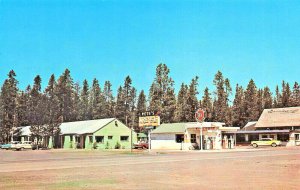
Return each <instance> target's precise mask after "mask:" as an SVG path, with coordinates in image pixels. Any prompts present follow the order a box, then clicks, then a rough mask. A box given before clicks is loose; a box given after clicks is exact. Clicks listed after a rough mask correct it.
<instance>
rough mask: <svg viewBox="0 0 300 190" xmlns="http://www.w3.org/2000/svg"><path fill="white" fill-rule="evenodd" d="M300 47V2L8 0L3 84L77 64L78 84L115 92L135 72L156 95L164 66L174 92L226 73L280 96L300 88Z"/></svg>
mask: <svg viewBox="0 0 300 190" xmlns="http://www.w3.org/2000/svg"><path fill="white" fill-rule="evenodd" d="M299 50H300V1H288V0H283V1H280V0H277V1H272V0H270V1H263V0H251V1H247V0H243V1H242V0H234V1H225V0H223V1H209V0H207V1H205V0H204V1H165V0H164V1H160V0H156V1H83V0H82V1H79V0H75V1H62V0H54V1H50V0H44V1H38V0H36V1H33V0H26V1H20V0H19V1H14V0H0V81H1V83H3V81H4V79H5V78H6V75H7V73H8V72H9V70H11V69H14V70H15V72H16V73H17V79H18V80H19V87H20V89H24V88H25V87H26V86H27V85H28V84H32V81H33V78H34V77H35V76H36V75H37V74H40V75H41V77H42V80H43V87H45V86H46V84H47V82H48V79H49V77H50V75H51V74H52V73H54V74H55V75H56V77H58V76H59V75H60V74H61V73H62V72H63V71H64V70H65V68H69V69H70V70H71V74H72V77H73V78H74V81H75V82H76V81H78V82H80V83H82V81H83V80H84V79H88V80H89V82H90V83H91V82H92V79H93V78H94V77H96V78H97V79H98V80H99V81H100V83H101V85H103V84H104V81H105V80H110V81H111V82H112V84H113V87H114V90H115V91H116V89H117V87H118V86H119V85H122V84H123V81H124V78H125V77H126V76H127V75H130V76H131V78H132V80H133V85H134V86H136V87H137V89H138V90H141V89H144V90H146V91H147V92H148V89H149V87H150V85H151V83H152V81H153V78H154V76H155V68H156V66H157V65H158V64H159V63H161V62H163V63H166V64H167V65H168V67H169V68H170V70H171V73H170V75H171V77H172V78H173V79H174V80H175V87H176V91H178V90H179V86H180V84H181V83H182V82H185V83H189V82H190V80H191V79H192V78H193V77H194V76H196V75H198V76H199V77H200V81H199V90H200V91H203V89H204V88H205V87H206V86H208V87H209V88H210V89H211V90H213V84H212V81H213V77H214V74H215V73H216V72H217V71H218V70H221V71H222V72H223V74H224V75H225V76H226V77H228V78H229V79H230V81H231V84H232V86H233V87H234V86H235V84H236V83H239V84H241V85H243V86H244V87H245V86H246V85H247V83H248V81H249V80H250V79H251V78H253V79H254V80H255V82H256V84H257V86H258V87H263V86H265V85H268V86H270V87H271V89H272V90H274V89H275V85H276V84H280V83H281V81H282V80H286V81H288V82H290V83H294V82H295V81H298V82H299V79H300V69H299V68H300V66H299V61H300V53H299Z"/></svg>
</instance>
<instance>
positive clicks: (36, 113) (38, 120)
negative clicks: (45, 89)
mask: <svg viewBox="0 0 300 190" xmlns="http://www.w3.org/2000/svg"><path fill="white" fill-rule="evenodd" d="M41 82H42V79H41V77H40V76H39V75H37V76H36V77H35V78H34V84H33V87H32V89H31V92H30V99H29V102H30V108H29V112H30V117H29V121H30V125H31V128H30V131H31V133H32V136H33V137H36V138H37V142H39V141H40V140H42V137H45V136H46V135H47V125H46V115H47V113H46V110H47V109H46V105H45V102H46V96H45V95H43V94H42V93H41Z"/></svg>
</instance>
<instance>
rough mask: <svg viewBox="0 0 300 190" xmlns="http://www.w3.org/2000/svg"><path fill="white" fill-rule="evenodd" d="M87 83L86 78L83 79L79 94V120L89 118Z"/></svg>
mask: <svg viewBox="0 0 300 190" xmlns="http://www.w3.org/2000/svg"><path fill="white" fill-rule="evenodd" d="M89 90H90V89H89V84H88V82H87V80H84V81H83V86H82V91H81V95H80V102H81V106H80V107H81V109H80V120H89V119H91V113H90V111H91V110H90V104H89V103H90V102H89Z"/></svg>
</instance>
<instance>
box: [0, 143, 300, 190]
mask: <svg viewBox="0 0 300 190" xmlns="http://www.w3.org/2000/svg"><path fill="white" fill-rule="evenodd" d="M299 176H300V148H298V147H296V148H289V149H288V148H273V149H260V150H259V151H258V150H254V151H229V152H195V151H193V152H166V151H164V152H160V153H156V152H152V153H150V154H149V153H147V152H134V153H133V154H131V153H130V152H102V151H82V150H75V151H74V150H72V151H65V150H50V151H42V150H40V151H22V152H21V151H5V150H1V151H0V189H1V190H2V189H104V188H106V189H183V188H185V189H299V187H300V181H299Z"/></svg>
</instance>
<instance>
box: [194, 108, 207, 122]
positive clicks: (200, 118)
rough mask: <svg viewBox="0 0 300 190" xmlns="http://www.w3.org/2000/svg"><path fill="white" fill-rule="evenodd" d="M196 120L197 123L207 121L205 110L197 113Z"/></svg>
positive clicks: (199, 110)
mask: <svg viewBox="0 0 300 190" xmlns="http://www.w3.org/2000/svg"><path fill="white" fill-rule="evenodd" d="M195 119H196V121H197V122H200V123H202V122H203V121H204V119H205V111H204V110H203V109H198V110H197V111H196V113H195Z"/></svg>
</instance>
